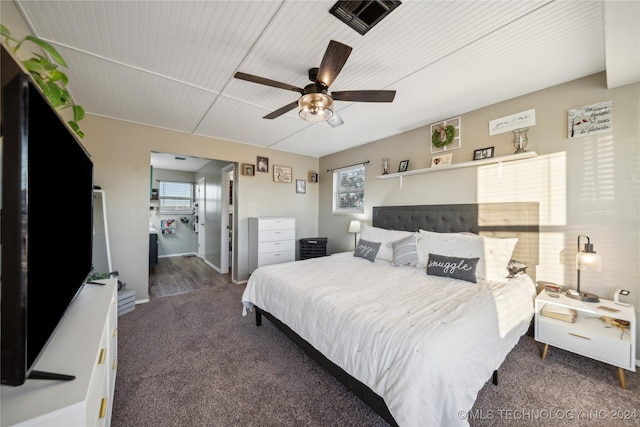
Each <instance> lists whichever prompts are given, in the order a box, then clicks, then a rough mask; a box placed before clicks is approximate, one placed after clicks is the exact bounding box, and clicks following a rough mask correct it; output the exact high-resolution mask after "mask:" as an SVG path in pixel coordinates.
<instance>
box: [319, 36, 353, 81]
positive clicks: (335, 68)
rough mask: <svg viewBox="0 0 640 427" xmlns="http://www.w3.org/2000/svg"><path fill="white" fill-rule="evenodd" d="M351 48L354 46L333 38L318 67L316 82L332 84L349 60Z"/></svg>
mask: <svg viewBox="0 0 640 427" xmlns="http://www.w3.org/2000/svg"><path fill="white" fill-rule="evenodd" d="M351 50H352V48H351V47H349V46H347V45H346V44H342V43H340V42H337V41H335V40H331V41H330V42H329V46H327V50H326V51H325V53H324V57H323V58H322V62H321V63H320V67H319V68H318V77H317V78H316V82H317V83H322V84H324V85H325V86H326V87H329V86H331V83H333V81H334V80H335V79H336V77H338V74H339V73H340V70H342V67H344V64H345V63H346V62H347V59H348V58H349V55H350V54H351Z"/></svg>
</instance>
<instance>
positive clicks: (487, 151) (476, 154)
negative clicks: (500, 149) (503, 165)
mask: <svg viewBox="0 0 640 427" xmlns="http://www.w3.org/2000/svg"><path fill="white" fill-rule="evenodd" d="M491 157H493V147H487V148H481V149H479V150H474V151H473V160H482V159H490V158H491Z"/></svg>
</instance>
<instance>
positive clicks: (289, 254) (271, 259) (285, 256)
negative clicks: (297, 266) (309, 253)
mask: <svg viewBox="0 0 640 427" xmlns="http://www.w3.org/2000/svg"><path fill="white" fill-rule="evenodd" d="M295 256H296V253H295V251H281V252H270V253H265V254H260V255H259V256H258V267H260V266H262V265H269V264H278V263H280V262H288V261H293V260H294V259H295Z"/></svg>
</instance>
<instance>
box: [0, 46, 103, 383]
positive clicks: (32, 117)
mask: <svg viewBox="0 0 640 427" xmlns="http://www.w3.org/2000/svg"><path fill="white" fill-rule="evenodd" d="M5 53H6V51H3V55H5ZM5 60H6V58H3V70H2V72H3V74H4V73H5V71H6V70H5V69H4V68H5ZM7 79H8V76H7ZM7 79H5V76H4V75H3V82H2V230H1V231H2V282H1V285H0V286H1V287H0V290H1V295H0V300H1V316H2V317H1V323H0V327H1V346H2V359H1V363H2V384H7V385H13V386H17V385H21V384H23V383H24V382H25V381H26V379H27V378H39V377H42V375H43V374H44V377H47V374H48V373H40V372H38V373H36V371H35V370H34V365H35V363H36V362H37V360H38V358H39V357H40V355H41V354H42V353H43V351H44V350H45V348H46V346H47V344H48V342H49V340H50V338H51V336H52V335H53V333H54V332H55V330H56V328H57V327H58V325H59V324H60V322H61V320H62V319H63V317H64V315H65V314H66V312H67V310H68V308H69V306H70V305H71V304H72V302H73V301H74V299H75V297H76V295H77V294H78V292H79V291H80V289H81V288H82V286H83V284H84V283H85V281H86V279H87V277H88V274H89V273H90V271H91V262H92V239H93V163H92V162H91V159H90V157H89V155H88V154H87V152H86V151H85V149H84V147H83V146H82V144H81V143H80V142H79V141H78V140H77V139H76V136H75V134H73V133H72V131H70V130H69V128H68V127H67V126H66V125H65V123H64V122H63V121H62V119H61V117H60V116H59V114H58V113H57V112H56V111H55V110H54V109H53V108H52V107H51V105H50V104H49V102H48V101H47V100H46V98H45V97H44V96H43V95H42V94H41V92H40V91H39V89H38V88H37V86H36V85H35V84H34V83H33V82H32V80H31V78H30V77H29V76H28V75H26V74H23V73H18V74H16V75H15V76H14V77H13V78H11V79H10V80H8V81H7ZM78 339H79V340H81V339H82V337H78ZM51 374H54V376H55V374H63V376H64V374H65V373H51Z"/></svg>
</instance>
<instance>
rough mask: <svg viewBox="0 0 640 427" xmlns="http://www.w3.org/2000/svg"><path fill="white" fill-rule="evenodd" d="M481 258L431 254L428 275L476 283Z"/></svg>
mask: <svg viewBox="0 0 640 427" xmlns="http://www.w3.org/2000/svg"><path fill="white" fill-rule="evenodd" d="M478 260H479V258H460V257H449V256H444V255H437V254H432V253H430V254H429V259H428V261H427V274H429V275H431V276H441V277H450V278H452V279H460V280H466V281H467V282H471V283H476V266H477V265H478Z"/></svg>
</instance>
